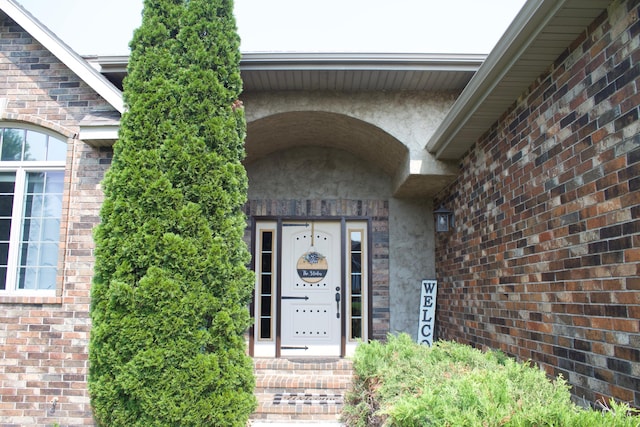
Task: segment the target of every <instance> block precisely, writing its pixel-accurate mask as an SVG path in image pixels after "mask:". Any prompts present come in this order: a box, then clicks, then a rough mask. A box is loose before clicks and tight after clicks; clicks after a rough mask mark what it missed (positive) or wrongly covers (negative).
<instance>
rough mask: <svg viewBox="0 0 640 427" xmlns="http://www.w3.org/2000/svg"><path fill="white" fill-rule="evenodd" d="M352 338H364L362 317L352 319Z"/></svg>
mask: <svg viewBox="0 0 640 427" xmlns="http://www.w3.org/2000/svg"><path fill="white" fill-rule="evenodd" d="M351 338H362V319H351Z"/></svg>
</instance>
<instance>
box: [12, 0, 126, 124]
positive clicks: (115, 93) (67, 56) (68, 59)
mask: <svg viewBox="0 0 640 427" xmlns="http://www.w3.org/2000/svg"><path fill="white" fill-rule="evenodd" d="M0 10H2V11H4V12H5V13H6V14H7V15H8V16H9V17H10V18H11V19H13V20H14V21H15V22H16V23H17V24H18V25H20V26H21V27H22V28H23V29H24V30H25V31H26V32H28V33H29V34H30V35H31V36H32V37H34V38H35V39H36V40H37V41H38V42H40V44H42V45H43V46H44V47H45V48H46V49H47V50H49V51H50V52H51V53H52V54H53V55H54V56H55V57H56V58H58V59H59V60H60V61H61V62H62V63H63V64H65V65H66V66H67V67H69V69H70V70H71V71H73V72H74V73H75V74H76V75H77V76H78V77H80V78H81V79H82V80H83V81H84V82H85V83H86V84H88V85H89V86H90V87H91V88H92V89H93V90H95V91H96V92H97V93H98V94H99V95H100V96H102V97H103V98H104V99H105V101H107V102H108V103H109V104H110V105H111V106H112V107H113V108H115V109H116V110H118V111H119V112H120V113H123V112H124V109H125V108H124V100H123V98H122V92H121V91H120V90H119V89H118V88H117V87H115V86H114V85H113V84H112V83H111V82H110V81H109V80H107V79H106V78H105V77H104V76H103V75H102V74H100V73H99V72H98V71H97V70H95V69H94V68H93V67H91V65H89V64H88V63H87V61H85V60H84V59H83V58H82V57H81V56H80V55H78V54H77V53H75V52H74V51H73V50H72V49H71V48H70V47H69V46H67V45H66V44H65V43H64V42H63V41H62V40H60V39H59V38H58V36H56V35H55V34H54V33H53V32H51V31H50V30H49V29H48V28H47V27H46V26H45V25H43V24H42V23H40V21H38V20H37V19H36V18H35V17H34V16H33V15H31V14H30V13H29V12H28V11H27V10H25V9H24V8H23V7H22V6H21V5H20V4H18V3H17V2H16V1H15V0H0Z"/></svg>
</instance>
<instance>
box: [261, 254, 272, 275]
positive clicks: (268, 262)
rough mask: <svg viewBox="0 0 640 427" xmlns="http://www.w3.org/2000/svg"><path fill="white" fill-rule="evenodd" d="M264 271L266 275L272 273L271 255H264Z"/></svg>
mask: <svg viewBox="0 0 640 427" xmlns="http://www.w3.org/2000/svg"><path fill="white" fill-rule="evenodd" d="M262 271H264V272H265V273H266V272H270V271H271V254H269V253H266V254H262Z"/></svg>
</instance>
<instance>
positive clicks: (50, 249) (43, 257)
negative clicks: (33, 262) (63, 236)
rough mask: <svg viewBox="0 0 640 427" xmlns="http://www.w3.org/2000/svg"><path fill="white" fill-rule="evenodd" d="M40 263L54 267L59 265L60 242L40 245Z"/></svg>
mask: <svg viewBox="0 0 640 427" xmlns="http://www.w3.org/2000/svg"><path fill="white" fill-rule="evenodd" d="M40 265H41V266H44V267H54V268H55V267H56V266H57V265H58V242H56V243H42V244H41V245H40Z"/></svg>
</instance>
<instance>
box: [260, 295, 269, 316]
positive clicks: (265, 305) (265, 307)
mask: <svg viewBox="0 0 640 427" xmlns="http://www.w3.org/2000/svg"><path fill="white" fill-rule="evenodd" d="M260 315H261V316H263V317H264V316H267V317H268V316H271V297H262V298H261V299H260Z"/></svg>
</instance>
